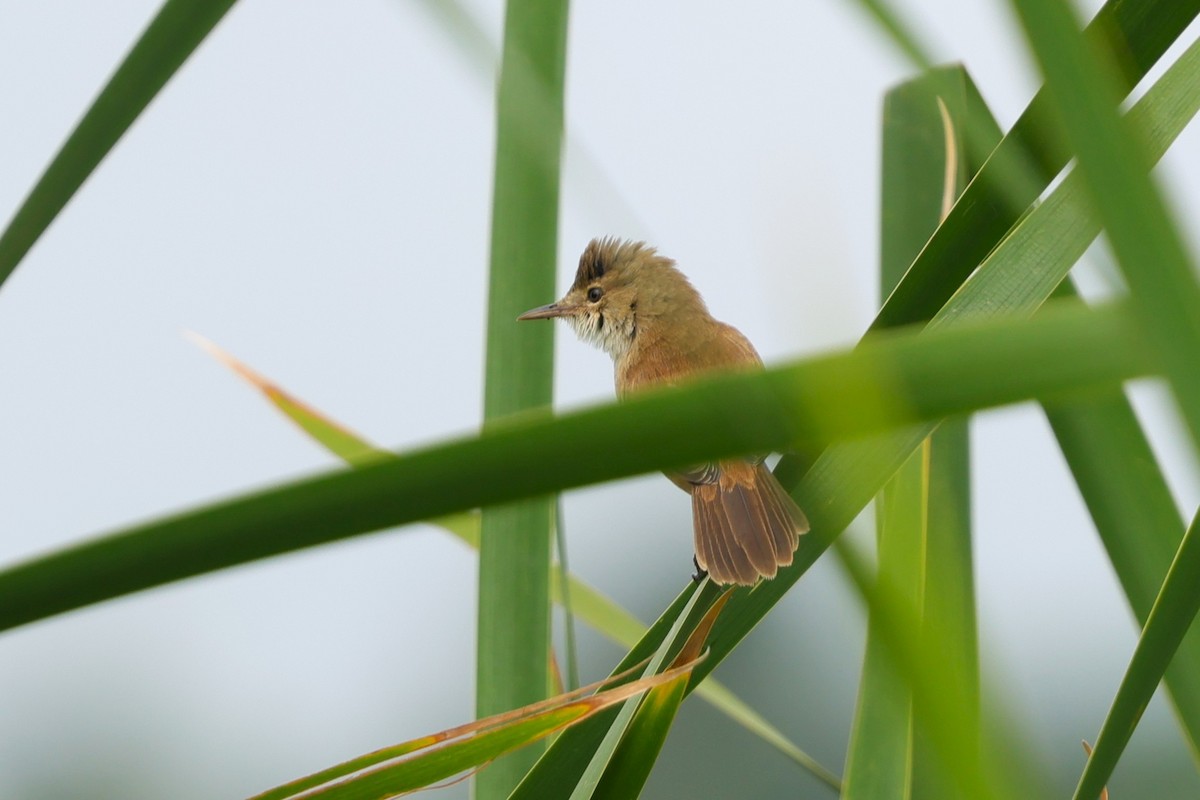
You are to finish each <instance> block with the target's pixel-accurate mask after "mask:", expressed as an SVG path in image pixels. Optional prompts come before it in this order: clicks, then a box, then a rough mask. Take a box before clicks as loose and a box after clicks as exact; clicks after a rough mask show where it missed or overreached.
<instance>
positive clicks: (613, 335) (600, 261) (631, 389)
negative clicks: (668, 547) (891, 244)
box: [517, 237, 808, 586]
mask: <svg viewBox="0 0 1200 800" xmlns="http://www.w3.org/2000/svg"><path fill="white" fill-rule="evenodd" d="M517 319H518V320H538V319H563V320H566V322H567V323H569V324H570V326H571V327H572V328H573V329H574V331H575V333H576V335H577V336H578V337H579V338H580V339H581V340H583V341H584V342H587V343H589V344H593V345H595V346H597V347H599V348H600V349H601V350H603V351H605V352H606V353H608V354H609V355H610V356H611V357H612V360H613V366H614V372H615V377H616V391H617V396H618V398H619V399H623V398H625V397H628V396H629V395H632V394H635V393H637V392H640V391H643V390H645V389H648V388H651V387H660V386H676V385H679V384H682V383H685V382H687V381H690V380H693V379H695V378H698V377H701V376H704V375H711V374H713V373H718V372H730V371H746V370H755V369H761V368H762V359H761V358H759V355H758V352H757V351H756V350H755V349H754V346H753V345H752V344H750V341H749V340H748V339H747V338H746V337H745V336H744V335H742V333H741V332H740V331H739V330H738V329H737V328H734V327H733V326H732V325H727V324H725V323H724V322H719V321H718V320H716V319H713V317H712V315H711V314H710V313H709V311H708V307H707V306H706V305H705V303H704V300H703V298H702V297H701V296H700V293H699V292H698V291H696V289H695V287H693V286H692V284H691V282H690V281H689V280H688V279H687V277H686V276H685V275H684V274H683V273H682V272H681V271H680V270H679V269H678V268H677V267H676V265H675V262H674V261H673V260H671V259H669V258H666V257H664V256H662V255H660V254H659V253H658V251H657V249H655V248H654V247H651V246H649V245H647V244H646V243H645V242H639V241H631V240H625V239H618V238H614V237H604V238H597V239H593V240H591V241H590V242H589V243H588V245H587V247H586V248H585V249H584V251H583V254H582V255H581V256H580V258H579V267H578V269H577V271H576V273H575V281H574V283H573V284H572V285H571V288H570V289H569V290H568V291H567V293H566V294H565V295H564V296H563V298H562V299H561V300H558V301H557V302H554V303H550V304H549V305H544V306H539V307H538V308H533V309H530V310H529V311H526V312H525V313H523V314H521V315H520V316H519V317H517ZM666 475H667V477H668V478H670V479H671V481H673V482H674V483H675V485H676V486H679V487H680V488H681V489H683V490H684V491H686V492H687V493H688V494H690V495H691V497H692V523H693V525H692V527H693V545H694V553H695V555H694V556H693V562H694V563H695V565H696V568H697V574H696V575H695V576H694V577H695V578H696V579H698V580H699V579H702V578H703V576H704V575H705V574H707V575H708V577H709V578H711V580H712V581H713V582H714V583H717V584H722V585H728V584H736V585H743V586H749V585H753V584H755V583H757V582H758V580H759V579H760V578H766V579H770V578H774V577H775V575H776V574H777V573H778V570H779V568H780V567H784V566H787V565H789V564H791V563H792V554H793V553H794V552H795V550H796V548H797V546H798V545H799V537H800V535H801V534H803V533H806V532H807V531H808V520H807V518H806V517H805V516H804V512H803V511H801V510H800V507H799V506H797V505H796V502H795V501H794V500H793V499H792V498H791V496H790V495H789V494H788V493H787V491H786V490H785V489H784V488H783V486H781V485H780V483H779V481H778V480H777V479H776V478H775V476H774V475H773V474H772V473H771V471H770V470H769V469H767V466H766V464H765V463H764V457H763V456H754V457H746V458H729V459H722V460H719V461H713V462H710V463H707V464H698V465H695V466H693V467H689V468H687V469H683V470H679V471H671V472H667V473H666Z"/></svg>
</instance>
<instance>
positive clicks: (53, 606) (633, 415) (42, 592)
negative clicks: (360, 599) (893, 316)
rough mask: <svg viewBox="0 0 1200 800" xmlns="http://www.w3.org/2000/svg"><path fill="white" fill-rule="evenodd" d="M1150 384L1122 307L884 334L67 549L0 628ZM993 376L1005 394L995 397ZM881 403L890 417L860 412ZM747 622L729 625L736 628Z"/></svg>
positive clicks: (14, 590)
mask: <svg viewBox="0 0 1200 800" xmlns="http://www.w3.org/2000/svg"><path fill="white" fill-rule="evenodd" d="M1154 369H1155V365H1154V363H1153V362H1152V361H1151V360H1150V359H1149V357H1148V353H1147V352H1146V347H1145V343H1144V342H1143V341H1142V339H1141V337H1140V336H1139V334H1138V331H1137V329H1136V327H1134V326H1133V325H1131V324H1130V321H1129V319H1128V316H1127V314H1126V312H1125V311H1124V310H1123V309H1121V308H1119V307H1114V308H1108V309H1098V310H1094V311H1086V312H1084V311H1081V310H1079V309H1070V310H1064V311H1061V312H1055V313H1047V314H1044V315H1042V316H1041V318H1039V319H1037V320H1032V321H1029V322H1021V323H1019V324H1015V323H1010V322H996V323H988V324H986V325H978V326H975V325H972V326H962V327H961V328H960V329H958V330H953V331H951V330H947V331H942V332H934V333H925V334H920V335H915V336H914V335H911V334H908V335H906V334H903V333H897V334H895V335H881V336H880V337H879V341H877V342H873V343H871V344H870V345H869V346H863V347H859V348H857V349H855V350H854V351H853V352H849V353H841V354H837V355H832V356H825V357H822V358H815V359H808V360H805V361H803V362H800V363H799V364H796V365H794V366H791V367H786V368H775V369H771V370H767V371H765V372H763V373H762V374H756V375H728V376H724V377H721V378H719V379H714V380H711V381H706V382H704V383H697V384H696V385H694V386H688V387H681V388H675V389H669V390H663V391H661V392H654V393H646V395H645V396H639V397H637V398H634V399H631V400H628V401H626V402H625V403H623V404H621V406H619V407H618V406H616V405H607V406H603V407H600V408H596V409H593V410H590V411H584V412H577V413H574V414H570V415H565V416H563V417H561V418H558V419H551V418H549V417H546V418H540V419H526V420H522V421H520V422H512V423H509V424H506V425H503V426H497V427H496V428H495V429H494V430H491V431H488V432H486V433H485V434H483V435H481V436H478V437H472V438H468V439H465V440H460V441H457V442H452V443H450V444H445V445H441V446H437V447H431V448H428V449H425V450H420V451H417V452H413V453H411V454H409V455H407V456H404V457H402V458H396V459H394V460H384V461H380V462H377V463H373V464H369V465H367V466H365V467H362V468H359V469H354V470H346V471H339V472H335V473H332V474H324V475H319V476H317V477H315V478H310V479H307V480H301V481H297V482H294V483H291V484H287V485H284V486H281V487H277V488H274V489H268V490H266V491H263V492H258V493H255V494H251V495H248V496H243V497H239V498H235V499H233V500H230V501H227V502H224V503H218V504H216V505H212V506H208V507H205V508H201V509H197V510H195V511H191V512H187V513H183V514H180V515H178V516H175V517H171V518H168V519H165V520H160V521H156V522H150V523H147V524H145V525H143V526H140V527H137V528H132V529H128V530H124V531H120V532H117V533H115V534H110V535H109V536H105V537H101V538H99V539H96V540H92V541H88V542H84V543H81V544H79V545H76V546H74V547H70V548H67V549H65V550H62V551H59V552H57V553H53V554H50V555H47V556H44V557H42V558H37V559H34V560H32V561H30V562H27V563H24V564H19V565H16V566H13V567H10V568H8V569H7V570H4V571H3V572H0V630H4V629H7V628H11V627H14V626H17V625H21V624H24V623H27V622H31V621H34V620H37V619H43V618H45V617H47V616H51V615H53V614H57V613H62V612H64V611H68V610H70V609H74V608H79V607H80V606H83V605H87V604H89V603H94V602H97V601H100V600H104V599H108V598H111V597H116V596H119V595H122V594H127V593H129V592H133V591H137V590H139V589H145V588H149V587H151V586H157V585H160V584H162V583H166V582H169V581H173V580H178V579H180V578H184V577H187V576H191V575H198V574H202V573H204V572H208V571H211V570H215V569H219V568H221V567H226V566H231V565H234V564H242V563H246V562H248V561H252V560H255V559H258V558H263V557H266V556H270V555H275V554H278V553H283V552H289V551H293V550H297V549H300V548H303V547H310V546H313V545H316V544H322V543H325V542H331V541H335V540H338V539H342V538H345V537H347V536H353V535H355V534H359V533H365V532H368V531H375V530H380V529H382V528H385V527H387V526H391V525H398V524H402V523H407V522H415V521H417V520H422V519H427V518H430V517H437V516H439V515H442V514H447V513H450V512H452V511H458V510H462V509H467V508H474V507H479V506H485V505H489V504H495V503H502V502H506V501H509V500H513V499H515V498H518V497H528V496H532V495H537V494H545V493H549V492H554V491H557V490H561V489H566V488H570V487H573V486H583V485H586V484H589V483H596V482H599V481H604V480H611V479H614V478H619V477H623V476H626V475H633V474H638V473H643V472H649V471H653V470H657V469H661V468H663V467H670V466H674V465H678V464H687V463H693V462H696V461H701V460H706V459H711V458H720V457H727V456H732V455H736V454H741V453H748V452H764V451H766V452H769V451H771V450H780V449H788V448H792V447H807V448H809V449H819V448H821V447H823V446H824V445H825V444H826V443H827V442H829V441H832V440H835V439H840V438H851V437H862V436H864V435H867V434H870V433H878V432H880V431H883V430H887V429H891V428H895V427H896V426H901V425H906V424H911V423H913V422H918V421H921V420H936V419H940V418H942V417H945V416H947V415H951V414H956V413H962V412H966V411H970V410H974V409H978V408H984V407H990V406H994V405H1000V404H1004V403H1010V402H1016V401H1019V400H1025V399H1029V398H1033V397H1041V398H1042V399H1055V398H1060V397H1061V396H1062V395H1063V394H1064V393H1071V392H1080V391H1087V390H1089V389H1094V388H1096V387H1103V386H1106V385H1111V384H1112V383H1113V382H1116V381H1122V380H1126V379H1129V378H1131V377H1135V376H1139V375H1144V374H1147V373H1150V372H1153V371H1154ZM996 374H1007V375H1009V377H1010V379H1009V380H1008V381H1006V382H1005V384H1004V385H1003V386H999V387H997V386H996V385H995V380H994V376H995V375H996ZM950 376H953V380H951V379H950ZM880 396H888V397H891V398H894V399H895V403H890V404H887V405H883V404H879V403H875V402H870V398H875V397H880ZM922 438H923V434H922ZM564 441H588V442H595V441H605V442H606V443H607V446H608V449H607V450H606V453H605V458H602V459H580V458H575V457H574V454H573V452H572V451H570V450H569V449H566V450H564V448H563V446H562V443H563V442H564ZM918 441H919V440H918ZM912 446H914V447H915V443H914V444H913V445H912ZM910 450H911V447H910ZM893 469H894V467H893ZM880 485H882V481H880V482H879V483H878V484H876V485H874V486H869V487H865V488H866V489H867V497H869V496H870V495H871V494H873V493H874V491H876V490H877V489H878V488H879V486H880ZM816 489H817V486H816V485H815V484H814V485H813V486H812V487H810V489H809V490H808V491H812V492H813V493H812V495H811V497H809V498H806V499H807V500H810V501H811V502H810V503H809V506H808V508H812V509H814V510H817V511H819V513H820V514H822V515H824V514H825V513H826V511H825V509H826V508H838V509H841V510H840V511H839V512H838V517H839V518H840V516H841V514H843V513H845V514H848V515H849V517H853V515H854V514H855V513H857V509H860V508H861V507H862V505H863V504H865V502H866V498H864V499H863V500H862V501H861V502H860V503H857V504H856V505H855V504H854V503H853V501H851V503H850V504H847V503H846V502H845V500H844V499H843V498H848V497H850V496H851V495H850V493H848V492H847V487H846V486H845V485H839V486H837V487H836V490H835V489H834V488H833V487H830V488H828V489H825V490H824V491H823V492H821V493H817V492H816V491H815V490H816ZM851 505H854V506H855V507H854V508H853V510H852V509H851ZM845 522H846V523H848V522H849V518H847V519H846V520H845ZM844 525H845V523H843V525H842V527H844ZM838 530H841V528H838ZM825 535H828V536H829V537H830V538H832V533H831V532H829V531H824V532H821V531H817V529H816V528H815V527H814V534H812V535H808V536H805V537H804V539H803V541H802V544H801V549H800V551H799V555H798V562H797V563H798V567H799V568H793V569H794V570H795V571H794V572H785V573H784V578H783V579H776V580H775V581H772V582H770V583H769V584H767V585H765V586H762V587H760V588H759V589H758V590H756V591H755V592H754V593H752V594H751V595H748V597H752V598H754V599H755V602H756V603H757V602H759V600H758V598H760V597H763V598H769V599H770V602H771V603H773V602H775V601H776V600H777V599H778V597H777V596H775V595H774V593H775V592H776V591H778V590H780V589H784V588H786V586H787V585H788V584H790V582H791V581H789V580H787V577H789V576H790V577H792V580H794V579H795V577H798V576H799V574H800V573H802V572H803V569H804V568H806V567H807V566H808V564H807V563H806V561H807V554H810V553H811V554H813V555H815V553H816V552H817V551H816V550H814V549H813V548H814V547H820V546H821V544H822V543H825V544H827V543H828V542H827V541H826V540H825V539H824V538H823V537H824V536H825ZM804 541H807V542H811V543H812V544H807V545H806V544H804V543H803V542H804ZM740 597H747V595H739V596H736V597H735V598H734V600H733V601H732V602H731V603H730V607H729V609H727V611H726V614H730V613H732V612H734V611H737V610H738V609H739V607H741V606H742V605H743V604H741V603H739V602H738V600H739V598H740ZM758 611H759V609H755V612H754V613H757V612H758ZM739 613H742V612H739ZM724 619H725V616H722V620H724ZM747 621H748V620H746V619H741V620H740V622H741V624H742V625H745V624H746V623H747ZM723 627H724V626H723V625H722V624H721V623H720V622H718V624H717V627H716V629H715V630H714V639H713V648H714V654H715V653H717V652H719V651H718V649H717V648H718V645H719V644H720V641H721V636H722V634H721V631H722V629H723ZM748 629H749V628H748V627H747V628H744V629H742V631H741V634H739V635H738V636H737V638H740V636H741V635H744V632H745V630H748ZM728 630H730V631H731V632H732V631H735V630H737V628H730V629H728ZM653 634H654V631H653V629H652V631H651V635H653ZM726 635H727V634H726ZM658 636H660V637H661V632H659V634H658ZM644 641H645V640H644ZM646 655H649V653H646V654H644V655H643V656H641V657H642V658H644V657H645V656H646ZM705 663H707V662H705ZM705 674H707V673H705Z"/></svg>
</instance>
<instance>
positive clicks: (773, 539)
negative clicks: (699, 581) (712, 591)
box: [692, 461, 808, 586]
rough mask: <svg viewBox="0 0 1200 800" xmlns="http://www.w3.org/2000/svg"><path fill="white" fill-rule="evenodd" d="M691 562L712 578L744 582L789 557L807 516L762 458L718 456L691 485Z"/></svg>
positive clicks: (767, 575)
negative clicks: (705, 477) (717, 463)
mask: <svg viewBox="0 0 1200 800" xmlns="http://www.w3.org/2000/svg"><path fill="white" fill-rule="evenodd" d="M692 517H693V520H694V523H695V524H694V530H695V536H696V542H695V544H696V563H697V565H698V566H699V567H700V569H702V570H705V571H707V572H708V574H709V577H711V578H712V579H713V581H715V582H716V583H738V584H742V585H746V586H749V585H751V584H753V583H755V582H756V581H758V579H759V577H760V576H761V577H763V578H774V577H775V573H776V572H777V571H778V570H779V568H780V567H783V566H787V565H788V564H791V563H792V553H793V552H794V551H795V550H796V547H797V545H799V543H800V539H799V537H800V534H802V533H805V532H806V531H807V530H808V519H807V518H806V517H805V516H804V512H803V511H801V510H800V507H799V506H797V505H796V503H795V501H793V500H792V498H791V496H789V495H788V493H787V492H786V491H784V488H783V487H782V486H780V485H779V481H777V480H776V479H775V476H774V475H772V474H771V472H770V470H768V469H767V468H766V467H765V466H764V465H763V464H761V463H759V464H755V463H753V462H751V461H735V462H723V463H722V464H721V469H720V470H719V478H718V480H717V481H716V482H714V483H706V484H697V485H694V486H693V488H692Z"/></svg>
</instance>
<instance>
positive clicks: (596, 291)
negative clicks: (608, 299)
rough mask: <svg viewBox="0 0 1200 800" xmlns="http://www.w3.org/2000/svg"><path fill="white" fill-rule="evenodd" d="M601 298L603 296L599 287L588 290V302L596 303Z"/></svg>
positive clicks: (602, 291)
mask: <svg viewBox="0 0 1200 800" xmlns="http://www.w3.org/2000/svg"><path fill="white" fill-rule="evenodd" d="M603 296H604V290H603V289H601V288H600V287H599V286H593V287H592V288H590V289H588V300H590V301H591V302H593V303H594V302H596V301H597V300H599V299H600V298H601V297H603Z"/></svg>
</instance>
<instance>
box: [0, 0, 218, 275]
mask: <svg viewBox="0 0 1200 800" xmlns="http://www.w3.org/2000/svg"><path fill="white" fill-rule="evenodd" d="M234 1H235V0H167V2H166V3H164V4H163V7H162V8H161V9H160V10H159V12H158V14H157V15H156V16H155V17H154V19H153V20H152V21H151V22H150V25H149V26H148V27H147V28H146V30H145V31H144V32H143V33H142V35H141V37H139V38H138V40H137V42H136V43H135V44H134V46H133V49H131V50H130V51H129V55H127V56H125V60H124V61H122V62H121V65H120V66H119V67H117V71H116V72H115V73H113V76H112V77H111V78H110V79H109V80H108V83H107V84H105V86H104V88H103V89H102V90H101V91H100V95H99V96H98V97H97V98H96V100H95V102H93V103H92V105H91V107H90V108H89V109H88V110H87V113H85V114H84V115H83V119H81V120H80V121H79V124H78V125H76V126H75V130H73V131H72V132H71V135H70V136H69V137H67V141H66V142H64V143H63V146H62V148H61V149H60V150H59V151H58V154H57V155H55V157H54V159H53V160H52V161H51V162H50V165H49V166H48V167H46V171H45V172H43V173H42V176H41V177H40V178H39V179H38V182H37V183H36V184H35V185H34V187H33V189H32V190H31V191H30V192H29V195H28V196H27V197H26V198H25V201H24V202H23V203H22V204H21V207H20V208H19V209H17V212H16V214H15V215H14V216H13V218H12V220H10V221H9V223H8V227H7V228H5V230H4V233H3V234H0V284H3V283H4V281H6V280H7V279H8V276H9V275H11V274H12V271H13V270H14V269H16V268H17V265H18V264H20V263H21V259H23V258H24V257H25V254H26V253H28V252H29V249H30V248H31V247H33V244H34V242H36V241H37V240H38V237H40V236H41V235H42V233H43V232H45V230H46V228H48V227H49V226H50V223H51V222H53V221H54V218H55V217H57V216H58V213H59V212H60V211H62V210H63V208H64V207H65V206H66V205H67V203H68V202H69V201H70V199H71V198H72V197H73V196H74V195H75V192H77V191H78V190H79V187H80V186H82V185H83V182H84V181H86V180H87V179H88V176H90V175H91V174H92V172H93V171H94V170H95V169H96V167H97V166H99V164H100V162H101V161H102V160H104V157H105V156H106V155H108V153H109V151H110V150H112V148H113V147H114V146H115V145H116V143H117V142H118V141H120V139H121V137H122V136H124V135H125V131H127V130H129V127H130V126H131V125H133V122H134V120H136V119H137V118H138V116H139V115H140V114H141V113H142V111H144V110H145V109H146V106H148V105H149V104H150V101H151V100H153V99H154V97H155V95H157V94H158V93H159V91H160V90H161V89H162V88H163V86H165V85H166V83H167V81H169V80H170V79H171V76H172V75H174V74H175V73H176V71H178V69H179V68H180V67H181V66H183V62H185V61H186V60H187V59H188V57H189V56H191V54H192V53H193V52H194V51H195V50H196V48H197V47H199V46H200V43H201V42H203V41H204V39H205V37H207V36H208V34H209V33H211V32H212V29H213V28H215V27H216V25H217V23H218V22H220V21H221V19H222V18H223V17H224V16H225V14H226V12H228V11H229V9H230V8H232V7H233V4H234Z"/></svg>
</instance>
